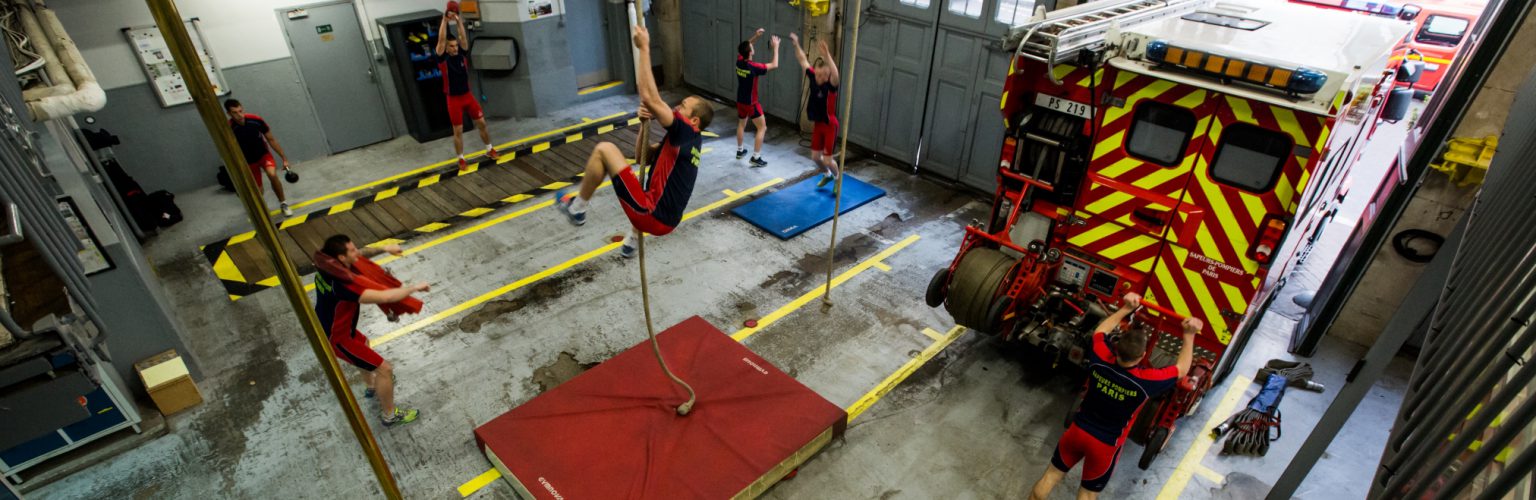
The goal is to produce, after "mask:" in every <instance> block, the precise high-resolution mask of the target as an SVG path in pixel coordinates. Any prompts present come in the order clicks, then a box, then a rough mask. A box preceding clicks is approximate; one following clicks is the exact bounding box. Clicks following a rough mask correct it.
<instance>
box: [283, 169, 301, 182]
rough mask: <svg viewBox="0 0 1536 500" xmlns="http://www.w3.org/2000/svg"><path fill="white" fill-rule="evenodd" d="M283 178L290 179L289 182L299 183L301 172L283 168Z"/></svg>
mask: <svg viewBox="0 0 1536 500" xmlns="http://www.w3.org/2000/svg"><path fill="white" fill-rule="evenodd" d="M283 180H285V181H288V183H289V184H298V183H299V173H298V172H294V171H293V170H283Z"/></svg>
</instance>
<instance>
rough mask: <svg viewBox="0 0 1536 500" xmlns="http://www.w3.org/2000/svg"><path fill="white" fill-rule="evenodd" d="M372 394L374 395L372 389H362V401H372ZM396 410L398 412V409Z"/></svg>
mask: <svg viewBox="0 0 1536 500" xmlns="http://www.w3.org/2000/svg"><path fill="white" fill-rule="evenodd" d="M374 394H376V393H375V392H373V389H363V399H373V395H374ZM396 409H397V410H398V409H399V408H396Z"/></svg>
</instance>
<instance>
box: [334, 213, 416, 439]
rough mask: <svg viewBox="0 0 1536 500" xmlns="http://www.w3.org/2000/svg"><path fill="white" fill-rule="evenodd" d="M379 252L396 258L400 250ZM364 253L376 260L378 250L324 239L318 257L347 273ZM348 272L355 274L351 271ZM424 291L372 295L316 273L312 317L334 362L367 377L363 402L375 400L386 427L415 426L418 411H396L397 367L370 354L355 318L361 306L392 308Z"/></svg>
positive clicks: (343, 237)
mask: <svg viewBox="0 0 1536 500" xmlns="http://www.w3.org/2000/svg"><path fill="white" fill-rule="evenodd" d="M383 251H388V252H390V253H392V254H395V255H399V254H400V248H399V247H393V248H388V249H387V250H383ZM364 252H368V253H370V254H373V255H377V254H378V253H380V252H381V250H379V249H376V248H369V249H366V250H358V248H357V245H354V244H352V239H351V238H348V237H347V236H346V235H341V234H338V235H335V236H331V237H330V238H326V239H325V244H324V245H322V246H321V247H320V253H323V254H325V255H327V256H330V257H333V258H335V259H336V260H339V261H341V263H342V265H345V266H347V267H349V268H351V267H352V266H353V264H356V263H357V261H358V259H359V258H360V257H362V256H363V255H365V253H364ZM351 270H352V272H358V271H357V269H355V268H353V269H351ZM428 290H430V287H428V286H427V285H426V284H423V283H417V284H414V285H410V286H403V287H400V288H391V289H388V290H373V289H369V288H366V287H364V286H363V285H362V284H360V283H356V282H352V281H347V280H345V279H343V278H341V277H337V276H333V275H331V274H330V273H327V272H326V271H325V270H324V269H321V270H319V271H318V272H316V273H315V315H316V316H319V317H320V326H321V327H322V328H325V335H326V337H327V338H329V339H330V340H331V350H332V351H335V352H336V358H337V359H340V360H342V361H346V362H348V363H351V364H352V366H356V367H358V368H359V369H362V370H363V372H365V375H364V376H363V378H364V380H366V381H367V383H368V390H367V391H365V392H363V397H366V398H373V397H375V396H376V397H377V398H378V400H379V405H380V407H381V409H382V410H383V411H384V413H383V421H384V426H385V427H393V426H395V425H398V424H409V423H411V422H415V421H416V417H417V416H418V415H420V412H419V411H417V410H415V409H406V408H399V407H396V406H395V367H394V365H392V364H390V363H389V362H388V361H385V360H384V357H382V356H379V353H377V352H374V350H373V347H371V346H369V345H368V336H367V335H363V333H362V332H359V331H357V318H358V316H359V313H360V312H361V307H360V306H359V304H393V303H396V302H400V301H402V300H406V299H409V298H411V294H413V293H416V292H425V291H428Z"/></svg>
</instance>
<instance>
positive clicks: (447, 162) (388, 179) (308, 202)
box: [270, 112, 627, 215]
mask: <svg viewBox="0 0 1536 500" xmlns="http://www.w3.org/2000/svg"><path fill="white" fill-rule="evenodd" d="M626 113H627V112H626ZM624 114H625V113H614V114H611V115H608V116H604V117H602V118H598V120H607V119H611V118H617V117H619V116H623V115H624ZM583 119H584V120H585V118H583ZM589 123H591V122H581V123H578V124H575V125H570V126H566V127H561V128H557V129H554V130H550V131H548V132H541V133H539V134H535V135H530V136H527V137H523V138H521V139H517V140H514V141H511V142H506V143H502V144H499V145H497V146H496V149H503V148H510V147H512V146H516V145H518V144H522V143H525V142H529V141H533V140H536V139H542V138H545V137H549V136H552V135H559V134H561V133H564V132H566V131H568V130H572V129H578V128H581V127H585V126H587V124H589ZM483 154H485V150H480V151H478V152H473V153H469V154H466V155H464V157H465V158H476V157H479V156H480V155H483ZM455 161H458V158H450V159H447V160H443V161H440V162H437V163H433V164H431V165H427V166H425V167H421V168H418V169H415V170H412V171H409V172H405V173H403V174H399V175H393V176H390V177H385V178H383V179H379V180H376V181H373V182H370V183H367V184H363V185H361V186H357V187H353V188H349V189H345V190H341V191H337V192H334V193H331V194H328V195H325V196H321V197H319V198H314V199H309V200H305V201H301V202H298V203H295V204H292V205H288V207H289V208H294V209H297V208H299V207H307V206H310V205H314V204H316V203H320V202H322V201H325V200H329V199H332V198H336V197H338V196H344V195H347V194H351V193H355V192H358V191H362V190H364V189H368V188H371V187H374V186H378V185H380V184H388V183H390V182H393V181H397V180H400V179H404V178H406V177H410V176H413V175H417V174H420V173H422V172H426V171H429V170H432V169H435V168H439V167H444V166H447V165H450V164H452V163H453V162H455ZM278 212H279V211H278V210H273V211H271V214H270V215H277V214H278Z"/></svg>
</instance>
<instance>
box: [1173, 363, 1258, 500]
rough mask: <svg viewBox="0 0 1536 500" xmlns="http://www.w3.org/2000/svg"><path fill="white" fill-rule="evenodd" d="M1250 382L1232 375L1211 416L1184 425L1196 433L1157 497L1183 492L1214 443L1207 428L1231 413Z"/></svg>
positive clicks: (1245, 378)
mask: <svg viewBox="0 0 1536 500" xmlns="http://www.w3.org/2000/svg"><path fill="white" fill-rule="evenodd" d="M1252 384H1253V380H1252V379H1249V378H1248V377H1244V376H1241V375H1239V376H1236V377H1233V379H1232V386H1231V387H1228V388H1227V392H1226V394H1223V395H1222V397H1221V403H1220V404H1218V405H1216V409H1215V410H1214V411H1212V412H1211V418H1209V419H1206V421H1205V425H1203V426H1200V428H1198V429H1186V431H1190V430H1192V431H1195V432H1196V433H1197V434H1195V441H1194V442H1193V443H1190V444H1189V449H1188V450H1187V451H1185V452H1184V458H1182V459H1180V460H1179V466H1178V467H1177V468H1175V469H1174V470H1173V476H1172V477H1169V478H1168V482H1167V483H1163V489H1162V491H1159V492H1158V493H1157V500H1174V499H1176V498H1179V497H1180V496H1182V495H1183V494H1184V487H1185V486H1188V485H1189V479H1190V478H1191V477H1193V476H1194V475H1195V474H1196V473H1197V472H1198V471H1199V469H1203V468H1205V466H1204V465H1201V464H1200V461H1201V460H1204V459H1205V454H1206V453H1207V452H1209V451H1211V445H1214V444H1216V440H1215V439H1212V438H1211V432H1210V430H1211V429H1213V428H1215V427H1216V426H1217V425H1220V424H1221V421H1222V420H1226V418H1227V416H1228V415H1231V414H1232V410H1233V409H1234V408H1236V407H1237V404H1238V403H1239V402H1241V401H1242V400H1243V394H1244V392H1246V391H1247V390H1248V386H1249V385H1252ZM1207 396H1209V395H1207ZM1170 439H1171V438H1170ZM1217 482H1218V483H1219V482H1220V481H1219V480H1218V481H1217Z"/></svg>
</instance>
